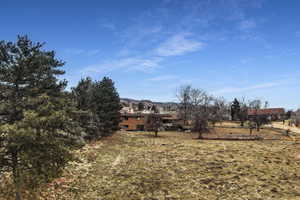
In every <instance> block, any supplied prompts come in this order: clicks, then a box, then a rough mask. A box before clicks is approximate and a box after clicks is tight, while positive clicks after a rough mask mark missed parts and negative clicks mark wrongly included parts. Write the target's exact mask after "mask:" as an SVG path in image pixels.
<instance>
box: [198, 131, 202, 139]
mask: <svg viewBox="0 0 300 200" xmlns="http://www.w3.org/2000/svg"><path fill="white" fill-rule="evenodd" d="M198 134H199V135H198V139H203V137H202V132H200V131H199V132H198Z"/></svg>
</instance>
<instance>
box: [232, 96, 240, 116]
mask: <svg viewBox="0 0 300 200" xmlns="http://www.w3.org/2000/svg"><path fill="white" fill-rule="evenodd" d="M240 110H241V106H240V102H239V101H238V100H237V99H236V98H235V99H234V100H233V102H232V105H231V119H232V120H238V118H239V113H240Z"/></svg>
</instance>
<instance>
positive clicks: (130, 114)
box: [121, 113, 174, 118]
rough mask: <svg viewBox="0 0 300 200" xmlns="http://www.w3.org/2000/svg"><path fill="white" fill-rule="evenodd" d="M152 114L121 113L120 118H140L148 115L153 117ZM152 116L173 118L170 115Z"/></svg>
mask: <svg viewBox="0 0 300 200" xmlns="http://www.w3.org/2000/svg"><path fill="white" fill-rule="evenodd" d="M153 114H154V113H121V116H124V117H142V116H148V115H153ZM154 115H159V116H161V117H164V118H174V117H173V115H171V114H159V113H155V114H154Z"/></svg>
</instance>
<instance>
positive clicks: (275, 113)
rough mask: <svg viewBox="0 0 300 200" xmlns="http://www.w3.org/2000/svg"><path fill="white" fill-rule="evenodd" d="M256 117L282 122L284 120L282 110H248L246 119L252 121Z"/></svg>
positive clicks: (283, 111)
mask: <svg viewBox="0 0 300 200" xmlns="http://www.w3.org/2000/svg"><path fill="white" fill-rule="evenodd" d="M256 116H263V117H266V118H267V119H269V120H272V121H274V120H282V119H284V118H285V110H284V108H268V109H249V110H248V119H253V118H255V117H256Z"/></svg>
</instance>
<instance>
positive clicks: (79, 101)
mask: <svg viewBox="0 0 300 200" xmlns="http://www.w3.org/2000/svg"><path fill="white" fill-rule="evenodd" d="M94 85H95V84H94V82H93V81H92V79H91V78H90V77H87V78H85V79H81V80H80V81H79V83H78V84H77V86H76V87H73V88H72V97H73V98H74V100H75V102H76V107H77V109H78V110H79V112H80V114H79V120H78V121H79V123H80V126H81V127H82V128H83V131H84V133H83V135H84V137H85V139H87V140H92V139H96V138H97V132H98V129H97V124H96V120H95V115H94V114H93V112H92V93H93V91H94Z"/></svg>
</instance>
